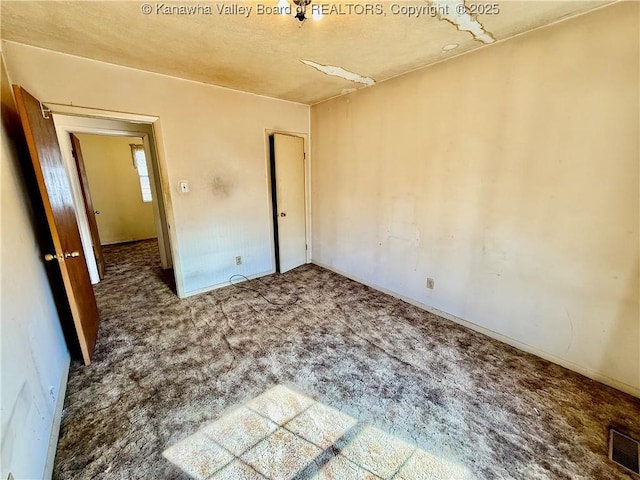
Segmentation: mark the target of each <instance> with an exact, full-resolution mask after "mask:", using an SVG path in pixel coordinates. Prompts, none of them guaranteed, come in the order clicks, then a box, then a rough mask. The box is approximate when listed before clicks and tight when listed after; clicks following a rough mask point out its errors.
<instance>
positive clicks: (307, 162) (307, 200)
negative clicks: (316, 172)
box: [264, 128, 312, 272]
mask: <svg viewBox="0 0 640 480" xmlns="http://www.w3.org/2000/svg"><path fill="white" fill-rule="evenodd" d="M274 133H279V134H281V135H289V136H291V137H298V138H302V141H303V150H304V221H305V242H306V244H307V251H306V254H305V261H306V263H309V262H311V249H312V245H311V152H310V151H309V150H310V149H309V134H308V133H302V132H289V131H286V130H275V129H270V128H266V129H265V130H264V149H265V168H266V172H267V175H266V177H267V178H266V181H267V198H266V201H267V204H268V205H269V238H270V242H271V271H272V272H275V271H276V245H275V226H274V218H275V217H274V211H273V196H272V185H271V148H270V146H269V136H270V135H273V134H274Z"/></svg>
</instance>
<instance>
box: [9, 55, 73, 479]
mask: <svg viewBox="0 0 640 480" xmlns="http://www.w3.org/2000/svg"><path fill="white" fill-rule="evenodd" d="M16 127H17V128H19V127H20V126H19V123H18V121H17V118H16V116H15V105H14V103H13V98H12V94H11V87H10V83H9V81H8V79H7V76H6V72H5V68H4V62H3V63H2V132H1V135H2V157H1V158H2V160H1V162H2V172H1V174H0V179H1V182H2V185H1V186H0V192H1V196H2V200H1V203H2V214H1V217H2V221H1V233H0V238H1V239H2V244H1V248H0V250H1V252H2V253H1V256H0V271H1V272H2V280H1V286H0V293H1V295H2V312H1V314H0V318H1V322H2V323H1V327H0V336H1V345H2V347H1V352H2V353H1V357H2V359H1V363H2V374H1V375H0V377H1V378H2V386H1V392H2V400H1V403H2V409H1V411H2V414H1V416H2V427H1V428H2V455H1V459H0V465H1V467H0V478H7V476H8V474H9V472H10V471H11V472H12V473H13V475H14V478H46V477H47V476H49V477H50V475H51V467H52V466H53V463H52V460H53V458H49V463H47V452H48V450H49V440H50V437H52V439H53V442H54V443H53V445H54V447H55V441H56V440H57V437H58V435H57V434H58V430H57V429H58V427H59V419H60V412H61V411H62V404H63V401H64V391H63V390H64V386H65V385H66V379H67V375H68V371H69V353H68V351H67V347H66V344H65V341H64V337H63V335H62V329H61V327H60V321H59V318H58V313H57V311H56V307H55V304H54V301H53V296H52V294H51V289H50V287H49V283H48V280H47V275H46V272H45V269H44V264H43V263H44V262H43V260H42V252H41V250H40V246H39V244H38V242H37V241H36V237H35V234H34V230H35V229H34V217H33V213H32V209H31V208H30V205H31V204H30V202H29V197H28V196H27V192H26V188H25V184H24V183H25V182H24V178H23V175H22V171H21V169H20V166H19V165H20V158H19V157H18V154H17V152H16V145H15V143H14V140H13V138H15V131H16V130H15V129H16ZM26 160H27V161H28V158H27V159H26ZM61 390H62V391H61ZM47 472H48V473H47Z"/></svg>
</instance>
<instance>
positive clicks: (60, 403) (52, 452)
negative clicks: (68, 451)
mask: <svg viewBox="0 0 640 480" xmlns="http://www.w3.org/2000/svg"><path fill="white" fill-rule="evenodd" d="M70 365H71V358H70V357H69V356H67V358H66V362H65V366H64V369H63V372H64V373H63V375H62V378H61V379H60V386H59V387H58V397H57V398H56V408H55V409H54V411H53V425H52V426H51V435H50V436H49V448H48V449H47V460H46V462H45V464H44V473H43V474H42V478H43V479H50V478H51V477H52V476H53V464H54V461H55V459H56V451H57V450H58V438H59V437H60V424H61V423H62V410H63V409H64V399H65V397H66V394H67V383H68V381H69V367H70Z"/></svg>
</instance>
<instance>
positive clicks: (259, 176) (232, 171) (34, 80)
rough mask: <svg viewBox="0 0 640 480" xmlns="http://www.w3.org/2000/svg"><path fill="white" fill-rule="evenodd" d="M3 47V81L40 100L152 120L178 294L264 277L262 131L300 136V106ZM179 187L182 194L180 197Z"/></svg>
mask: <svg viewBox="0 0 640 480" xmlns="http://www.w3.org/2000/svg"><path fill="white" fill-rule="evenodd" d="M3 45H4V52H5V57H6V60H7V68H8V71H9V74H10V75H11V77H12V80H13V81H14V82H15V83H18V84H21V85H22V86H23V87H25V88H26V89H27V90H28V91H29V92H31V93H32V94H33V95H35V96H36V97H37V98H38V99H40V100H41V101H44V102H51V103H60V104H65V105H70V104H72V105H75V106H83V107H90V108H97V109H103V110H109V111H116V112H132V113H139V114H146V115H154V116H158V117H159V119H160V120H159V122H158V124H157V125H156V128H155V135H156V140H157V143H158V146H159V150H160V152H159V156H160V163H161V166H162V167H163V170H164V171H165V172H166V178H167V179H168V181H167V182H166V184H165V187H166V190H167V191H168V194H169V196H170V198H169V202H168V203H169V211H170V212H171V213H170V217H171V218H169V223H170V228H171V231H172V235H174V236H175V240H176V241H175V243H176V244H175V245H172V248H173V252H174V269H175V273H176V283H177V285H178V289H179V292H180V293H181V294H182V295H189V294H193V293H196V292H199V291H204V290H208V289H211V288H213V287H216V286H220V285H225V284H227V281H228V279H229V277H230V276H231V275H233V274H236V273H240V274H243V275H247V276H250V275H258V274H264V273H267V272H270V271H273V269H274V262H273V248H272V233H271V228H272V225H271V222H272V219H271V212H270V205H271V200H270V193H269V189H268V179H267V161H266V150H265V130H266V129H271V130H276V131H289V132H298V133H308V130H309V107H308V106H306V105H300V104H296V103H291V102H286V101H282V100H275V99H271V98H266V97H260V96H257V95H252V94H247V93H242V92H237V91H234V90H229V89H224V88H220V87H215V86H211V85H205V84H202V83H198V82H193V81H187V80H181V79H177V78H173V77H167V76H165V75H159V74H152V73H148V72H143V71H140V70H135V69H131V68H126V67H120V66H116V65H112V64H107V63H103V62H98V61H94V60H88V59H84V58H80V57H74V56H71V55H66V54H62V53H56V52H52V51H49V50H43V49H39V48H35V47H30V46H27V45H22V44H17V43H11V42H5V43H4V44H3ZM45 72H46V74H44V73H45ZM181 180H186V181H188V182H189V193H186V194H183V193H180V191H179V188H178V185H179V182H180V181H181ZM221 186H222V187H223V188H220V187H221ZM236 256H242V265H240V266H237V265H236V263H235V258H236Z"/></svg>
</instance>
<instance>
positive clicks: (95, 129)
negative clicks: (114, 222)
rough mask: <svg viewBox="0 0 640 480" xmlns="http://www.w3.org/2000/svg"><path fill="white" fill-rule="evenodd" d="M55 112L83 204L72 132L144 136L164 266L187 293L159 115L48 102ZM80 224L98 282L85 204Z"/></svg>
mask: <svg viewBox="0 0 640 480" xmlns="http://www.w3.org/2000/svg"><path fill="white" fill-rule="evenodd" d="M45 105H46V106H47V107H48V108H50V109H51V110H52V112H53V119H54V124H55V126H56V131H57V133H58V140H59V142H60V147H61V150H62V155H63V158H64V160H65V164H66V166H67V172H68V174H69V178H70V181H71V185H72V192H73V196H74V202H75V203H76V204H77V205H76V207H78V208H79V205H80V201H81V190H80V182H79V179H78V173H77V170H76V169H75V166H74V165H75V160H74V159H73V156H72V154H71V140H70V137H69V134H70V133H91V134H97V135H111V136H127V137H129V136H137V137H141V138H142V139H143V144H144V147H145V154H146V156H147V161H148V162H149V166H150V168H149V172H150V175H151V176H152V182H151V189H152V195H153V197H154V202H153V206H154V218H155V222H156V230H157V232H158V243H159V246H160V260H161V264H162V267H163V268H171V267H173V269H174V276H175V281H176V289H177V294H178V296H179V297H183V296H184V295H183V291H184V289H183V285H182V281H181V278H182V276H181V274H180V273H181V270H180V264H179V259H178V258H177V255H176V248H175V245H176V244H177V238H176V235H175V229H172V228H171V225H174V224H175V222H174V219H173V209H172V208H171V192H170V189H169V188H168V179H167V176H166V171H167V169H166V165H165V164H164V156H163V154H162V152H161V151H160V150H159V149H158V147H157V146H158V144H159V142H158V137H159V126H158V125H157V123H158V117H150V116H145V115H137V114H126V113H119V112H105V111H102V110H97V111H96V110H93V109H87V108H82V107H70V106H67V105H57V104H45ZM77 212H78V215H77V216H78V225H79V227H80V232H81V234H82V239H83V249H84V250H85V255H87V260H88V261H87V263H88V264H89V272H90V274H91V278H92V281H94V283H96V282H97V280H98V271H97V265H96V261H95V257H94V255H93V251H92V249H91V248H90V245H91V239H90V232H89V228H88V225H89V223H88V218H87V215H86V212H85V211H84V208H82V209H79V210H78V209H77Z"/></svg>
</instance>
